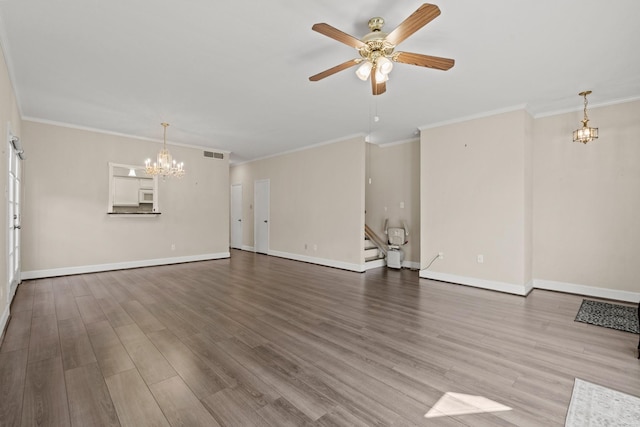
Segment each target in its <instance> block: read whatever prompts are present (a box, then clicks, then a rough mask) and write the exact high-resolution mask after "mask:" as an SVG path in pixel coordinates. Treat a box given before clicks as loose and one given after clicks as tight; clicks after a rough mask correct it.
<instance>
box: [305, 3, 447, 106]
mask: <svg viewBox="0 0 640 427" xmlns="http://www.w3.org/2000/svg"><path fill="white" fill-rule="evenodd" d="M438 15H440V8H438V6H436V5H434V4H429V3H424V4H423V5H422V6H420V7H419V8H418V9H417V10H416V11H415V12H413V13H412V14H411V15H410V16H409V17H408V18H407V19H405V20H404V21H403V22H402V23H401V24H400V25H398V27H397V28H396V29H395V30H393V31H391V32H390V33H388V34H387V33H385V32H383V31H382V27H383V25H384V19H382V18H380V17H375V18H371V19H370V20H369V29H370V30H371V32H370V33H369V34H367V35H366V36H364V37H363V38H362V40H359V39H357V38H355V37H353V36H350V35H349V34H347V33H344V32H342V31H340V30H338V29H337V28H335V27H332V26H331V25H329V24H325V23H320V24H315V25H314V26H313V27H311V29H312V30H313V31H317V32H318V33H320V34H324V35H325V36H327V37H330V38H332V39H334V40H337V41H339V42H341V43H344V44H346V45H348V46H351V47H354V48H356V49H357V50H358V53H359V54H360V58H356V59H351V60H349V61H346V62H343V63H342V64H340V65H336V66H335V67H332V68H329V69H328V70H325V71H323V72H321V73H318V74H315V75H313V76H311V77H309V80H311V81H312V82H317V81H318V80H322V79H324V78H325V77H329V76H331V75H333V74H335V73H337V72H339V71H342V70H346V69H347V68H351V67H353V66H355V65H358V64H361V65H360V67H358V70H357V71H356V75H357V76H358V77H359V78H360V79H361V80H367V79H368V78H369V77H371V90H372V92H373V94H374V95H380V94H382V93H384V92H385V91H386V90H387V84H386V82H387V80H389V73H390V72H391V69H392V68H393V63H394V62H401V63H403V64H410V65H417V66H420V67H428V68H435V69H437V70H448V69H449V68H451V67H453V64H454V63H455V61H454V60H453V59H449V58H441V57H438V56H429V55H422V54H419V53H410V52H395V51H394V50H395V48H396V46H397V45H399V44H400V43H401V42H402V41H404V40H406V39H407V38H408V37H409V36H410V35H412V34H413V33H415V32H416V31H418V30H419V29H420V28H422V27H424V26H425V25H427V24H428V23H429V22H431V21H433V20H434V19H435V18H437V17H438Z"/></svg>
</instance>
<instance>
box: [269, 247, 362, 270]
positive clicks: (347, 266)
mask: <svg viewBox="0 0 640 427" xmlns="http://www.w3.org/2000/svg"><path fill="white" fill-rule="evenodd" d="M268 255H272V256H275V257H278V258H287V259H292V260H295V261H302V262H308V263H311V264H318V265H324V266H326V267H333V268H340V269H342V270H349V271H356V272H358V273H362V272H363V271H365V265H364V264H351V263H348V262H342V261H336V260H333V259H326V258H316V257H310V256H307V255H300V254H292V253H289V252H280V251H272V250H270V251H269V252H268Z"/></svg>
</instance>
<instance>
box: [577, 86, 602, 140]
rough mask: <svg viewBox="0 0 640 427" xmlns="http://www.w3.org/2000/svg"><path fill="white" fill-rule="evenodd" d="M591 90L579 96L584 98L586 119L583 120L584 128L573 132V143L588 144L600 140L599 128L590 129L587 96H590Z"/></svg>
mask: <svg viewBox="0 0 640 427" xmlns="http://www.w3.org/2000/svg"><path fill="white" fill-rule="evenodd" d="M590 94H591V91H590V90H585V91H584V92H580V93H579V94H578V95H580V96H582V97H584V119H582V128H580V129H576V130H574V131H573V142H582V143H583V144H586V143H587V142H589V141H593V140H594V139H598V128H591V127H589V125H588V123H589V117H588V116H587V103H588V101H587V95H590Z"/></svg>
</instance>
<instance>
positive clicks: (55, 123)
mask: <svg viewBox="0 0 640 427" xmlns="http://www.w3.org/2000/svg"><path fill="white" fill-rule="evenodd" d="M22 120H26V121H29V122H34V123H41V124H44V125H51V126H58V127H62V128H68V129H76V130H83V131H86V132H94V133H100V134H103V135H111V136H118V137H122V138H131V139H137V140H140V141H148V142H156V143H158V144H163V143H164V141H163V140H161V139H155V138H148V137H146V136H138V135H129V134H126V133H121V132H113V131H109V130H104V129H98V128H92V127H89V126H80V125H73V124H70V123H64V122H58V121H55V120H46V119H38V118H35V117H29V116H26V117H22ZM167 145H173V146H175V147H186V148H195V149H198V150H205V151H218V152H220V153H223V154H231V151H229V150H222V149H219V148H215V147H209V146H206V145H197V144H183V143H180V142H171V141H167Z"/></svg>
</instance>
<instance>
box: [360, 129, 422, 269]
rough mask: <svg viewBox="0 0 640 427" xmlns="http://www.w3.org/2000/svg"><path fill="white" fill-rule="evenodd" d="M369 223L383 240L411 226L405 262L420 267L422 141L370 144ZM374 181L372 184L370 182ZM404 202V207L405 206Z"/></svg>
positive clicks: (368, 148)
mask: <svg viewBox="0 0 640 427" xmlns="http://www.w3.org/2000/svg"><path fill="white" fill-rule="evenodd" d="M366 150H367V153H366V156H367V174H366V179H365V188H366V209H367V214H366V217H365V220H366V223H367V225H368V226H369V227H371V228H372V229H373V230H374V231H375V232H376V233H377V234H378V235H379V236H380V237H382V238H383V239H386V236H385V235H384V220H385V218H388V219H389V226H390V227H400V226H402V221H406V223H407V225H408V227H409V236H408V241H409V243H407V244H406V245H405V246H404V247H403V250H404V254H405V261H408V262H411V263H413V264H414V265H415V266H416V267H418V266H419V264H420V140H418V139H416V140H415V141H411V142H406V143H402V144H392V145H387V146H382V147H381V146H378V145H374V144H367V148H366ZM369 178H371V183H369ZM401 203H403V204H404V207H401Z"/></svg>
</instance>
